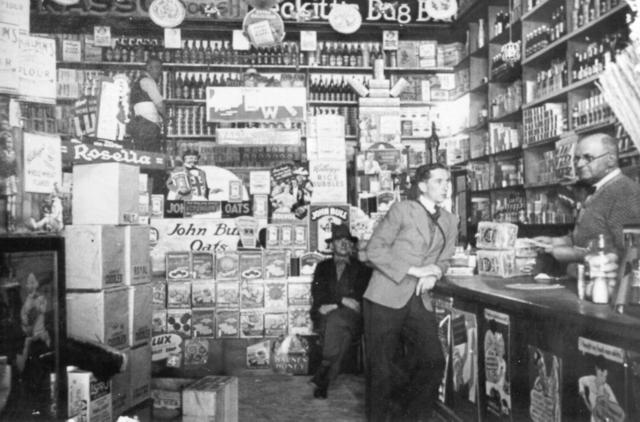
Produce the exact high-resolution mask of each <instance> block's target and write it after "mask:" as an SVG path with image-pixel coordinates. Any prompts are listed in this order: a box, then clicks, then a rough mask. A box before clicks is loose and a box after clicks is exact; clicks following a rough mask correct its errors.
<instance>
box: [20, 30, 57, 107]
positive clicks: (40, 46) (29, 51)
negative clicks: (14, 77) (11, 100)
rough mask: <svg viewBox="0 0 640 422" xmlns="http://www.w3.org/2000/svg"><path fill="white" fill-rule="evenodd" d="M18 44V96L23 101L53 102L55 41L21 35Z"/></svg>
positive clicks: (54, 100)
mask: <svg viewBox="0 0 640 422" xmlns="http://www.w3.org/2000/svg"><path fill="white" fill-rule="evenodd" d="M18 44H19V50H18V55H17V57H18V62H17V73H18V96H19V97H20V99H22V100H25V101H30V102H35V103H46V104H55V102H56V90H57V86H56V41H55V40H54V39H50V38H40V37H31V36H28V35H21V36H20V37H18Z"/></svg>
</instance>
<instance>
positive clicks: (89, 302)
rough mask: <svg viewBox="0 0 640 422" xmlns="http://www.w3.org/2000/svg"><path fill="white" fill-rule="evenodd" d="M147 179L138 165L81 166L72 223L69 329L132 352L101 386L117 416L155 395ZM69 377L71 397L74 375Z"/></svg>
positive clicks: (88, 376) (75, 180) (68, 250)
mask: <svg viewBox="0 0 640 422" xmlns="http://www.w3.org/2000/svg"><path fill="white" fill-rule="evenodd" d="M139 180H140V178H139V170H138V168H137V167H135V166H131V165H126V164H120V163H100V164H88V165H76V166H75V167H74V168H73V219H72V221H73V224H72V225H70V226H67V227H66V229H65V257H66V266H65V270H66V283H67V284H66V288H67V298H66V302H67V333H68V335H69V336H72V337H75V338H78V339H84V340H88V341H93V342H95V341H98V342H101V343H103V344H105V345H107V346H110V347H113V348H116V349H119V350H120V351H121V352H122V353H123V354H124V355H125V356H126V358H127V362H128V365H127V369H126V371H124V372H121V373H118V374H117V375H115V376H114V377H113V378H112V380H111V382H109V383H106V384H105V385H103V386H101V387H100V389H101V391H103V392H105V394H103V395H102V396H101V397H103V399H102V400H103V401H108V402H109V405H108V408H109V414H110V415H113V417H114V419H115V418H117V416H119V415H120V414H121V413H122V412H123V411H125V410H126V409H128V408H130V407H132V406H134V405H136V404H138V403H140V402H142V401H144V400H146V399H148V398H149V397H150V380H151V347H150V339H151V313H152V289H151V270H150V257H149V226H146V225H138V224H136V223H137V222H138V210H139V208H138V205H139V192H138V189H136V188H137V187H138V186H139ZM76 375H77V374H74V375H73V377H76ZM82 376H83V377H84V378H82V383H83V384H82V385H91V382H93V381H91V380H92V377H91V374H90V373H85V374H84V375H82ZM76 378H78V379H80V378H81V377H80V376H79V375H78V377H76ZM85 378H86V379H85ZM74 379H75V378H74ZM69 381H70V382H69V398H70V401H71V398H72V397H71V394H72V390H71V386H72V383H71V381H72V376H71V374H70V378H69ZM74 385H76V386H77V385H80V381H78V380H76V382H75V384H74ZM83 388H84V387H83ZM77 390H78V389H77V388H76V390H75V392H73V394H76V395H77V394H78V393H77ZM107 396H108V397H109V400H107V399H105V398H104V397H107ZM106 407H107V406H106V405H105V404H104V403H103V402H101V403H100V408H101V409H105V408H106ZM70 410H72V409H71V407H70ZM73 416H74V415H72V414H69V417H73ZM91 420H92V421H93V420H94V419H91ZM100 420H102V419H100ZM105 420H108V419H105Z"/></svg>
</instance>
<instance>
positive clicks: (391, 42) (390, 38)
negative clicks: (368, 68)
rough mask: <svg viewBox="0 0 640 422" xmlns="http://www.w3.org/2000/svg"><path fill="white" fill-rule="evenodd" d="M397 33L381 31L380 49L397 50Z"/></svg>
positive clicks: (398, 37)
mask: <svg viewBox="0 0 640 422" xmlns="http://www.w3.org/2000/svg"><path fill="white" fill-rule="evenodd" d="M399 34H400V32H399V31H382V49H383V50H398V42H399V41H400V35H399Z"/></svg>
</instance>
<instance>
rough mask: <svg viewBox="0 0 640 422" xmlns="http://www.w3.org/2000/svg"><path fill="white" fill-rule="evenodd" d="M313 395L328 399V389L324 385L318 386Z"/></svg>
mask: <svg viewBox="0 0 640 422" xmlns="http://www.w3.org/2000/svg"><path fill="white" fill-rule="evenodd" d="M313 397H315V398H317V399H326V398H327V389H326V388H322V387H317V388H316V389H315V390H313Z"/></svg>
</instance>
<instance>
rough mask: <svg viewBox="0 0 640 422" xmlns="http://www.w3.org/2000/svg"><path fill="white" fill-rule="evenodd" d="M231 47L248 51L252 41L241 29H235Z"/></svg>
mask: <svg viewBox="0 0 640 422" xmlns="http://www.w3.org/2000/svg"><path fill="white" fill-rule="evenodd" d="M231 47H232V48H233V49H234V50H238V51H246V50H250V49H251V43H250V42H249V40H248V39H247V37H246V36H245V35H244V32H242V30H240V29H234V30H233V33H232V35H231Z"/></svg>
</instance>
